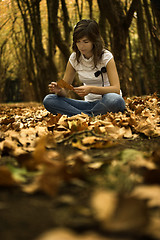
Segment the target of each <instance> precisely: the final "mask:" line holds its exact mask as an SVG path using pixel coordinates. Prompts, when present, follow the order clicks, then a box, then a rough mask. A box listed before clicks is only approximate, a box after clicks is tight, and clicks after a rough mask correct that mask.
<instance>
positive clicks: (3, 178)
mask: <svg viewBox="0 0 160 240" xmlns="http://www.w3.org/2000/svg"><path fill="white" fill-rule="evenodd" d="M0 111H1V115H0V239H5V240H14V239H15V240H22V239H23V240H28V239H29V240H32V239H33V240H50V239H54V240H76V239H77V240H81V239H83V240H103V239H106V240H133V239H139V240H140V239H147V240H148V239H150V240H158V239H160V148H159V145H160V99H159V98H158V97H157V96H156V95H153V96H145V97H133V98H127V99H126V111H125V113H123V114H122V113H108V114H106V115H103V116H97V117H88V116H87V115H84V114H81V115H77V116H74V117H66V116H64V115H57V116H53V115H51V114H49V113H48V112H47V111H46V110H45V109H44V107H43V106H42V105H41V104H37V103H23V104H22V103H17V104H1V105H0Z"/></svg>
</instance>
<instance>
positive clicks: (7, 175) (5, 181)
mask: <svg viewBox="0 0 160 240" xmlns="http://www.w3.org/2000/svg"><path fill="white" fill-rule="evenodd" d="M17 185H18V183H17V182H16V181H15V180H14V179H13V177H12V174H11V172H10V171H9V169H8V168H7V167H6V166H0V186H3V187H13V186H17Z"/></svg>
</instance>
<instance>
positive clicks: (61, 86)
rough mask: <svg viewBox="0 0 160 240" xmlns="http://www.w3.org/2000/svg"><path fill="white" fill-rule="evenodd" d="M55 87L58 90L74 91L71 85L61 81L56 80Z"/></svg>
mask: <svg viewBox="0 0 160 240" xmlns="http://www.w3.org/2000/svg"><path fill="white" fill-rule="evenodd" d="M57 85H58V86H59V87H60V88H65V89H68V90H73V89H74V88H73V86H72V85H70V84H68V83H67V82H65V81H64V80H63V79H60V80H58V82H57Z"/></svg>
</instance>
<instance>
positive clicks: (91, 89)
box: [74, 58, 120, 97]
mask: <svg viewBox="0 0 160 240" xmlns="http://www.w3.org/2000/svg"><path fill="white" fill-rule="evenodd" d="M106 69H107V74H108V78H109V82H110V86H108V87H96V86H86V85H85V86H80V87H77V88H74V89H75V91H76V93H77V94H79V95H80V96H81V97H84V96H86V95H87V94H88V93H94V94H101V95H103V94H106V93H118V94H119V93H120V83H119V76H118V72H117V68H116V64H115V61H114V59H113V58H112V59H111V60H110V61H109V62H108V64H107V67H106Z"/></svg>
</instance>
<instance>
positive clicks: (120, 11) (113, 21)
mask: <svg viewBox="0 0 160 240" xmlns="http://www.w3.org/2000/svg"><path fill="white" fill-rule="evenodd" d="M138 1H139V0H132V2H131V4H130V8H129V10H128V11H127V12H126V13H125V12H124V7H123V4H122V1H119V0H115V1H112V0H106V1H103V0H97V2H98V6H99V9H100V14H101V13H102V14H103V15H105V17H106V18H107V20H108V21H109V24H110V27H111V31H112V35H113V36H112V51H113V54H114V57H115V60H116V63H117V68H118V72H119V76H120V81H121V86H122V90H123V94H124V95H131V94H132V93H131V92H130V88H129V81H128V76H129V75H128V67H127V51H126V43H127V38H128V32H129V27H130V25H131V23H132V18H133V15H134V12H135V11H136V8H137V4H138Z"/></svg>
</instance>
